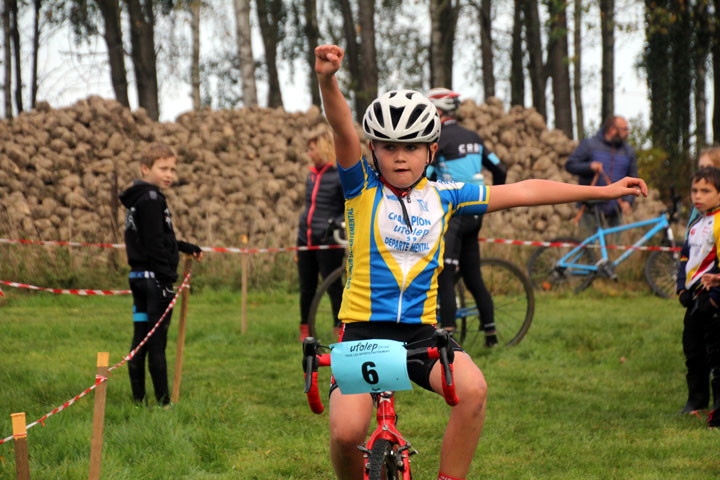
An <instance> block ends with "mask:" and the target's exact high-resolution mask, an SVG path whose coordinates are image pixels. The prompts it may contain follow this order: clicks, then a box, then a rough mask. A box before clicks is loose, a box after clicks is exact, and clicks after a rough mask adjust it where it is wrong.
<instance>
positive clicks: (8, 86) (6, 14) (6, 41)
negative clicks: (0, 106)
mask: <svg viewBox="0 0 720 480" xmlns="http://www.w3.org/2000/svg"><path fill="white" fill-rule="evenodd" d="M2 24H3V47H4V52H3V53H4V58H5V69H4V70H5V84H4V85H3V93H4V94H5V95H4V97H5V98H4V100H5V102H4V104H5V118H7V119H12V118H13V107H12V45H11V44H10V0H4V2H3V10H2Z"/></svg>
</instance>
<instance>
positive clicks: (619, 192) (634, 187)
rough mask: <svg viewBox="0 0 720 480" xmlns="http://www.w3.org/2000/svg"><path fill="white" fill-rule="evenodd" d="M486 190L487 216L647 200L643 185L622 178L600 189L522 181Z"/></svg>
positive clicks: (635, 179)
mask: <svg viewBox="0 0 720 480" xmlns="http://www.w3.org/2000/svg"><path fill="white" fill-rule="evenodd" d="M488 188H489V189H490V203H489V204H488V209H487V211H488V212H495V211H498V210H504V209H506V208H512V207H527V206H533V205H552V204H556V203H569V202H579V201H585V200H612V199H614V198H620V197H622V196H624V195H635V196H638V195H643V196H645V197H646V196H647V185H645V182H644V181H643V180H641V179H639V178H631V177H625V178H623V179H622V180H619V181H617V182H615V183H613V184H610V185H607V186H603V187H590V186H587V185H574V184H571V183H563V182H553V181H550V180H525V181H523V182H518V183H510V184H507V185H497V186H492V187H488Z"/></svg>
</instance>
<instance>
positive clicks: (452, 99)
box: [427, 88, 460, 112]
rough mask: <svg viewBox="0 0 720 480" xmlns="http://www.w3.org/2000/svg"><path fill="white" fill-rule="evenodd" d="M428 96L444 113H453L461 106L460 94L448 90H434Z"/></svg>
mask: <svg viewBox="0 0 720 480" xmlns="http://www.w3.org/2000/svg"><path fill="white" fill-rule="evenodd" d="M427 96H428V98H429V99H430V101H431V102H432V104H433V105H435V106H436V107H437V108H438V109H440V110H442V111H444V112H453V111H455V110H457V108H458V107H459V106H460V98H459V97H460V94H459V93H457V92H453V91H452V90H450V89H448V88H433V89H432V90H430V91H429V92H428V95H427Z"/></svg>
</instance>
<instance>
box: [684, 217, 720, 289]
mask: <svg viewBox="0 0 720 480" xmlns="http://www.w3.org/2000/svg"><path fill="white" fill-rule="evenodd" d="M718 258H720V207H716V208H713V209H712V210H709V211H708V212H707V213H705V214H704V215H700V216H698V217H697V218H696V219H695V221H694V222H693V223H691V224H690V225H689V226H688V232H687V238H686V240H685V244H684V245H683V248H682V251H681V252H680V270H679V272H678V284H677V290H678V292H679V291H681V290H688V291H692V290H693V289H695V288H697V287H699V285H700V279H701V278H702V276H703V274H705V273H718V272H719V271H720V268H718ZM713 290H715V289H713ZM713 293H720V291H719V292H713ZM713 296H716V295H713Z"/></svg>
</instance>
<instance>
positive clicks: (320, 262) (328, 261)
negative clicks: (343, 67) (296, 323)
mask: <svg viewBox="0 0 720 480" xmlns="http://www.w3.org/2000/svg"><path fill="white" fill-rule="evenodd" d="M307 148H308V150H307V155H308V157H310V160H311V161H312V164H311V165H310V173H309V174H308V176H307V181H306V190H305V210H304V211H303V212H302V214H301V215H300V225H299V227H298V236H297V245H298V247H311V246H318V245H337V243H336V241H335V240H334V239H333V237H332V232H331V230H330V220H333V221H334V222H335V223H336V224H337V225H340V224H341V222H342V221H343V218H344V216H345V197H344V195H343V190H342V185H340V177H339V176H338V171H337V167H336V166H335V146H334V144H333V138H332V133H330V131H329V129H328V128H327V127H324V126H321V127H319V128H316V129H315V130H314V131H313V132H311V134H310V136H309V138H308V142H307ZM344 256H345V249H343V248H331V249H327V250H300V251H298V254H297V266H298V277H299V281H300V341H301V342H302V341H303V340H304V339H305V337H307V336H308V334H309V331H308V328H309V327H308V313H309V311H310V304H311V303H312V300H313V297H314V296H315V292H316V290H317V286H318V274H320V275H322V277H323V278H325V277H327V276H328V275H329V274H330V273H332V272H333V270H335V269H336V268H338V267H340V266H341V265H342V263H343V258H344ZM342 287H343V286H342V283H341V282H340V280H338V281H337V282H336V283H335V284H333V285H332V286H331V287H330V288H329V289H328V295H329V296H330V303H331V305H332V311H333V317H334V320H335V327H336V330H335V332H336V333H339V330H340V321H339V320H338V313H339V311H340V303H341V301H342Z"/></svg>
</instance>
